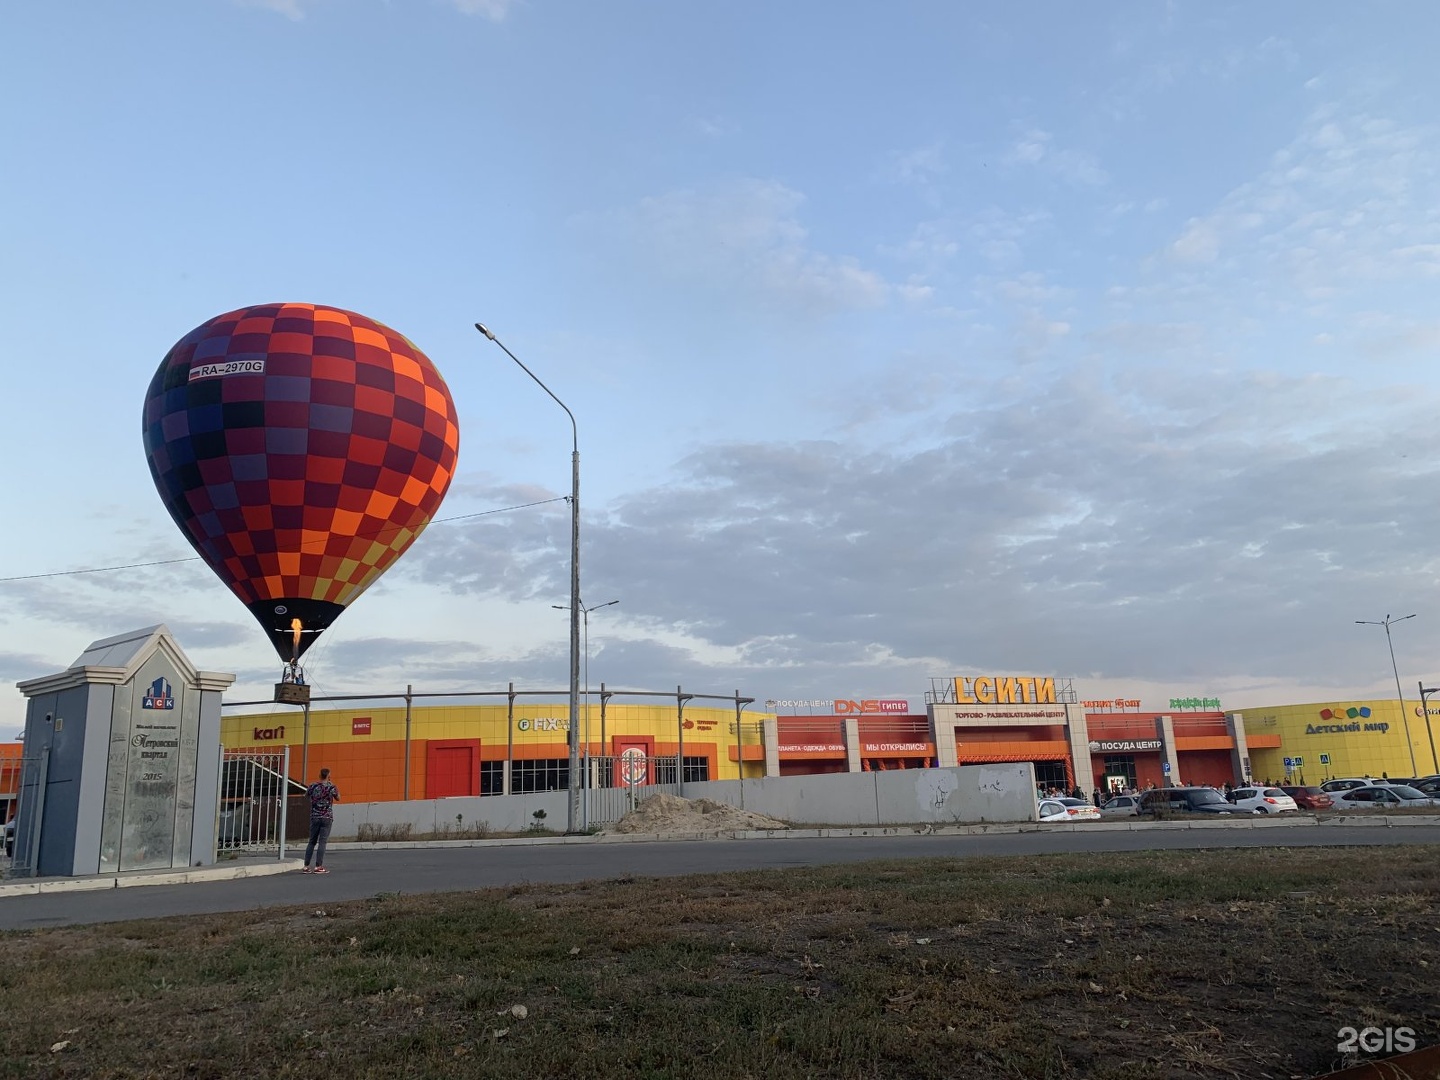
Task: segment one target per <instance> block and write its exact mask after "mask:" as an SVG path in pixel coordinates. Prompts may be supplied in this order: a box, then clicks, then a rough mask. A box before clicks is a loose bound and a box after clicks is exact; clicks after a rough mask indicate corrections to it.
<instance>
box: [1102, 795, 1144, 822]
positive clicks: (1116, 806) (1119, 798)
mask: <svg viewBox="0 0 1440 1080" xmlns="http://www.w3.org/2000/svg"><path fill="white" fill-rule="evenodd" d="M1139 811H1140V796H1139V795H1116V796H1114V797H1113V798H1110V799H1107V800H1105V805H1104V806H1102V807H1100V816H1101V817H1134V816H1135V815H1136V814H1137V813H1139Z"/></svg>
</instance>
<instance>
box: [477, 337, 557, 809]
mask: <svg viewBox="0 0 1440 1080" xmlns="http://www.w3.org/2000/svg"><path fill="white" fill-rule="evenodd" d="M475 329H476V330H479V331H480V333H482V334H484V335H485V336H486V337H487V338H489V339H490V340H491V341H493V342H494V343H495V344H496V345H499V346H500V348H501V349H502V350H504V352H505V355H506V356H508V357H510V359H511V360H514V361H515V363H516V364H519V366H520V370H521V371H523V372H525V374H526V375H529V376H530V378H532V379H534V380H535V384H536V385H537V386H539V387H540V389H541V390H544V391H545V393H547V394H549V395H550V398H551V400H552V401H554V402H555V404H556V405H559V406H560V408H562V409H564V410H565V415H566V416H568V417H569V418H570V436H571V447H572V451H571V454H570V732H569V739H568V742H569V746H570V779H569V784H568V785H567V786H568V788H569V792H568V794H569V798H568V800H567V805H566V824H565V831H566V832H571V833H573V832H575V831H576V824H577V822H578V820H579V817H580V730H579V729H580V429H579V428H578V427H577V426H576V424H575V414H574V413H572V412H571V411H570V407H569V406H568V405H566V404H565V403H564V402H563V401H561V400H560V399H559V398H558V397H556V396H555V393H554V391H552V390H551V389H550V388H549V387H548V386H546V385H545V384H544V383H543V382H541V381H540V379H539V377H538V376H536V374H535V373H534V372H533V371H531V370H530V369H529V368H528V367H526V366H525V365H524V364H523V363H521V362H520V358H519V357H518V356H516V355H515V354H514V353H512V352H511V351H510V350H509V349H507V348H505V343H504V342H503V341H501V340H500V339H499V338H497V337H496V336H495V335H494V334H492V333H491V332H490V331H489V330H488V329H486V327H485V325H484V324H483V323H478V322H477V323H476V324H475Z"/></svg>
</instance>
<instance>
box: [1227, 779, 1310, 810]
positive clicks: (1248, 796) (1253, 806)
mask: <svg viewBox="0 0 1440 1080" xmlns="http://www.w3.org/2000/svg"><path fill="white" fill-rule="evenodd" d="M1230 801H1231V802H1233V803H1234V804H1235V805H1236V806H1243V807H1245V808H1246V809H1249V810H1259V811H1260V812H1261V813H1262V814H1279V813H1283V812H1285V811H1288V810H1299V809H1300V807H1299V806H1297V805H1296V804H1295V800H1294V799H1292V798H1291V797H1290V796H1289V795H1286V794H1285V792H1283V791H1281V790H1280V789H1279V788H1278V787H1264V786H1263V785H1258V784H1257V785H1253V786H1251V787H1242V788H1236V789H1235V790H1234V791H1232V792H1231V793H1230Z"/></svg>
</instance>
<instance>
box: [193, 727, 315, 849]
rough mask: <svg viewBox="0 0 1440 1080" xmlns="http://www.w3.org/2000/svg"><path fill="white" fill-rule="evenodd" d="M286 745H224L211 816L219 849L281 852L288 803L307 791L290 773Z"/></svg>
mask: <svg viewBox="0 0 1440 1080" xmlns="http://www.w3.org/2000/svg"><path fill="white" fill-rule="evenodd" d="M289 776H290V749H289V747H286V748H285V749H284V750H279V751H265V750H222V751H221V755H220V786H219V797H218V805H217V806H216V816H215V847H216V850H217V852H225V851H230V852H238V851H246V852H255V851H267V850H271V849H274V850H275V853H276V857H277V858H281V859H283V858H284V857H285V843H286V840H287V839H291V838H290V837H288V836H287V826H288V825H289V817H290V815H289V804H290V801H291V800H292V799H294V798H296V797H297V796H303V795H304V794H305V788H304V786H303V785H301V784H297V783H295V781H293V780H291V779H289Z"/></svg>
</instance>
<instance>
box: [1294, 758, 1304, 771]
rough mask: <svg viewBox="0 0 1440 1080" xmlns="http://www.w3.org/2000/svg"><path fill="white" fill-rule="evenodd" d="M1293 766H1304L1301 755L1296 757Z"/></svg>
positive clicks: (1298, 767) (1299, 767)
mask: <svg viewBox="0 0 1440 1080" xmlns="http://www.w3.org/2000/svg"><path fill="white" fill-rule="evenodd" d="M1295 767H1296V768H1297V769H1301V768H1304V767H1305V759H1304V758H1303V757H1297V758H1296V759H1295Z"/></svg>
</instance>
